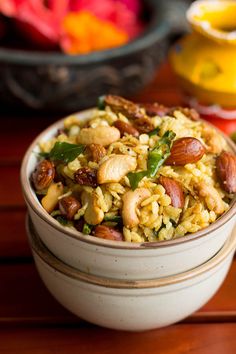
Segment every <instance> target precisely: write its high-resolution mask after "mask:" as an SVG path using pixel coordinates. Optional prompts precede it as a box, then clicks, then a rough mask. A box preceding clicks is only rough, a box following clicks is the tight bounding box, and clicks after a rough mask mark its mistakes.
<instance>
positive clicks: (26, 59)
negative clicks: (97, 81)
mask: <svg viewBox="0 0 236 354" xmlns="http://www.w3.org/2000/svg"><path fill="white" fill-rule="evenodd" d="M158 2H159V1H158ZM150 3H151V5H152V6H153V7H155V9H156V10H155V11H154V15H153V18H152V19H151V21H150V23H149V24H148V26H147V28H146V29H145V30H144V32H143V33H142V34H141V35H140V36H139V37H137V38H135V39H134V40H132V41H130V42H129V43H127V44H126V45H123V46H120V47H116V48H113V49H108V50H103V51H97V52H93V53H91V54H85V55H66V54H63V53H56V52H55V53H54V52H40V51H34V52H33V51H26V50H17V49H8V48H0V62H2V61H7V63H8V64H9V63H12V64H28V65H33V64H37V65H43V64H44V65H45V64H57V65H85V66H86V65H88V64H93V63H94V64H98V63H102V62H107V61H109V60H111V59H112V60H113V59H119V58H120V57H125V56H127V55H129V54H132V53H135V52H138V51H141V50H144V49H146V48H147V47H149V46H151V45H153V44H154V43H156V42H158V41H159V40H162V39H163V38H165V37H166V36H167V35H168V34H169V32H170V28H171V24H170V23H169V22H168V20H167V19H166V18H165V16H164V15H165V13H166V8H165V6H166V5H165V1H160V3H159V4H158V5H157V4H155V1H150ZM160 13H163V14H164V15H163V16H160Z"/></svg>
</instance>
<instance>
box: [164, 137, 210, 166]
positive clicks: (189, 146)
mask: <svg viewBox="0 0 236 354" xmlns="http://www.w3.org/2000/svg"><path fill="white" fill-rule="evenodd" d="M205 152H206V150H205V148H204V146H203V145H202V143H201V142H200V141H199V140H198V139H195V138H192V137H186V138H180V139H177V140H175V141H174V143H173V145H172V148H171V151H170V156H169V157H168V158H167V160H166V162H165V164H166V165H171V166H184V165H186V164H188V163H195V162H197V161H199V160H200V159H201V158H202V156H203V155H204V154H205Z"/></svg>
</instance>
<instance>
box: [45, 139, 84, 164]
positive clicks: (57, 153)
mask: <svg viewBox="0 0 236 354" xmlns="http://www.w3.org/2000/svg"><path fill="white" fill-rule="evenodd" d="M84 149H85V146H84V145H81V144H80V145H77V144H70V143H66V142H56V143H55V145H54V147H53V148H52V150H51V151H50V153H49V154H48V158H49V159H50V160H52V161H61V162H64V163H68V162H71V161H73V160H74V159H75V158H76V157H77V156H79V155H80V154H81V153H82V152H83V151H84Z"/></svg>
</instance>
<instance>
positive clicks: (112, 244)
mask: <svg viewBox="0 0 236 354" xmlns="http://www.w3.org/2000/svg"><path fill="white" fill-rule="evenodd" d="M94 109H95V108H90V109H86V110H83V111H80V112H78V113H74V114H71V115H72V116H77V117H78V118H79V117H80V116H81V117H82V116H86V115H88V114H89V113H90V112H92V111H93V110H94ZM71 115H69V116H71ZM67 117H68V116H67ZM65 118H66V117H64V118H62V119H60V120H58V121H56V122H55V123H53V124H52V125H50V126H49V127H48V128H46V129H45V130H43V131H42V132H41V133H40V134H39V135H38V136H37V137H36V138H35V139H34V140H33V142H32V143H31V144H30V146H29V147H28V149H27V151H26V153H25V155H24V158H23V161H22V165H21V171H20V180H21V187H22V191H23V195H24V198H25V200H26V202H27V204H28V205H30V207H31V208H32V210H33V211H34V212H35V213H36V214H37V215H38V216H39V217H40V218H41V219H42V220H44V221H45V222H46V223H47V224H49V225H50V226H52V227H53V228H54V229H56V230H58V231H59V232H60V233H63V234H64V236H65V235H66V236H69V237H72V238H73V239H76V240H78V241H82V242H86V243H90V244H93V245H96V246H101V247H108V248H116V249H129V250H130V249H156V248H162V247H170V246H176V245H179V244H182V243H186V242H191V241H192V240H196V239H199V238H203V237H205V236H207V235H208V234H210V233H211V232H212V231H215V230H216V229H218V228H219V227H221V226H222V225H224V224H225V223H226V222H228V221H229V220H230V219H231V218H232V217H234V215H236V195H235V197H234V199H233V201H232V202H231V204H230V208H229V210H227V211H226V212H225V213H224V214H222V216H220V217H219V218H218V219H217V220H216V221H215V222H213V223H212V224H210V225H209V226H208V227H206V228H205V229H202V230H200V231H197V232H195V233H192V234H188V235H185V236H183V237H179V238H176V239H172V240H166V241H157V242H140V243H132V242H124V241H111V240H104V239H100V238H97V237H94V236H90V235H84V234H83V233H81V232H79V231H76V230H73V229H70V228H67V227H65V226H62V225H60V224H59V223H58V222H57V221H56V220H55V219H54V218H52V217H51V216H50V215H49V214H48V213H47V212H46V210H44V209H43V207H42V206H41V204H40V203H39V202H38V203H37V201H36V200H35V196H34V195H33V192H32V188H31V185H30V180H29V178H27V175H26V171H27V166H28V161H29V159H30V157H31V155H32V154H33V153H34V149H35V147H36V146H37V145H38V143H39V142H40V141H41V140H43V137H44V136H45V135H46V134H48V133H49V132H50V131H51V130H55V129H57V128H59V127H60V126H61V125H62V124H63V121H64V120H65ZM202 121H204V120H203V119H202ZM204 122H205V123H207V124H209V123H208V122H206V121H204ZM209 125H210V126H212V125H211V124H209ZM212 127H213V126H212ZM214 128H215V129H216V130H217V131H218V132H219V133H220V134H221V135H222V136H223V137H224V138H225V139H226V141H227V144H228V145H229V147H230V148H231V150H232V151H233V152H234V153H235V154H236V145H235V144H234V143H233V141H231V139H230V138H229V137H227V136H226V135H225V134H224V133H222V132H221V131H220V130H219V129H217V128H216V127H214Z"/></svg>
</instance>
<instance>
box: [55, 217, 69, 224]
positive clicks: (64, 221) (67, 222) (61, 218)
mask: <svg viewBox="0 0 236 354" xmlns="http://www.w3.org/2000/svg"><path fill="white" fill-rule="evenodd" d="M55 219H56V220H57V221H58V222H59V223H60V224H61V225H63V226H70V225H71V221H69V220H67V219H66V218H65V217H64V216H62V215H58V216H56V217H55Z"/></svg>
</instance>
